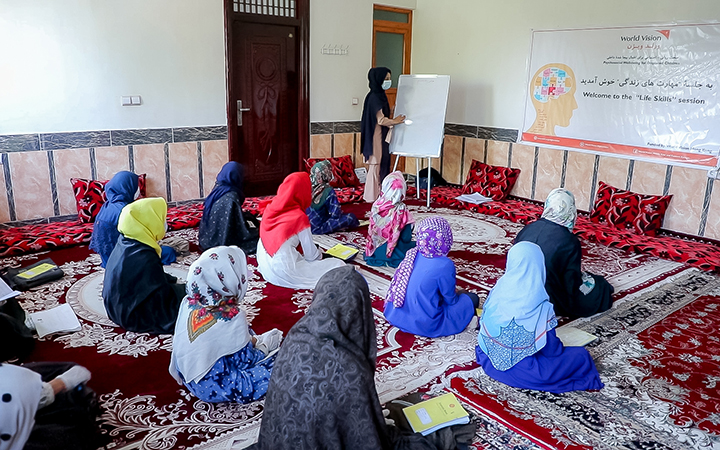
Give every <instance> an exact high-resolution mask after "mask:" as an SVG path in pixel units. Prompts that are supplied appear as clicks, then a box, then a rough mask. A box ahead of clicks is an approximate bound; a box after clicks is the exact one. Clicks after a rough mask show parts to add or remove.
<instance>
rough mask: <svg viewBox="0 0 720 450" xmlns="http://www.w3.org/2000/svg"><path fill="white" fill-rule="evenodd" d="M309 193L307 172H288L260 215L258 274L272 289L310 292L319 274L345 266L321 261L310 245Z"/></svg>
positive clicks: (318, 254)
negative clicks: (275, 287) (261, 215)
mask: <svg viewBox="0 0 720 450" xmlns="http://www.w3.org/2000/svg"><path fill="white" fill-rule="evenodd" d="M311 192H312V191H311V188H310V177H309V176H308V174H307V173H305V172H295V173H291V174H290V175H288V176H287V177H286V178H285V180H284V181H283V182H282V184H281V185H280V187H279V188H278V192H277V195H276V196H275V198H273V200H272V203H270V205H268V207H267V208H265V212H264V213H263V217H262V222H261V223H260V240H259V241H258V248H257V262H258V271H259V272H260V273H261V274H262V276H263V278H265V280H266V281H267V282H268V283H271V284H274V285H275V286H281V287H287V288H292V289H313V288H314V287H315V285H316V284H317V281H318V280H319V279H320V277H321V276H323V274H325V273H326V272H328V271H330V270H332V269H334V268H336V267H341V266H344V265H345V263H344V262H342V261H340V260H339V259H336V258H329V259H322V253H320V251H319V250H318V248H317V246H316V245H315V243H314V242H313V238H312V233H311V232H310V221H309V220H308V216H307V214H305V211H306V210H307V209H308V207H309V206H310V203H311V201H312V194H311ZM298 248H301V249H302V253H300V252H299V251H298Z"/></svg>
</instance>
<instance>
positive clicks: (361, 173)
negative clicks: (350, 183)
mask: <svg viewBox="0 0 720 450" xmlns="http://www.w3.org/2000/svg"><path fill="white" fill-rule="evenodd" d="M355 175H357V177H358V180H360V183H362V184H365V180H367V169H366V168H364V167H358V168H357V169H355Z"/></svg>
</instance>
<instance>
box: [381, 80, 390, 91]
mask: <svg viewBox="0 0 720 450" xmlns="http://www.w3.org/2000/svg"><path fill="white" fill-rule="evenodd" d="M390 86H392V80H385V81H383V84H382V88H383V89H384V90H386V91H387V90H388V89H390Z"/></svg>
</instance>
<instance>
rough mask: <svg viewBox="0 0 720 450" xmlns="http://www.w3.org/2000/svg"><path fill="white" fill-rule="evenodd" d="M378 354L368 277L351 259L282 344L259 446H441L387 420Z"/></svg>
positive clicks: (320, 289)
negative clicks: (379, 387) (408, 433)
mask: <svg viewBox="0 0 720 450" xmlns="http://www.w3.org/2000/svg"><path fill="white" fill-rule="evenodd" d="M376 357H377V343H376V336H375V319H374V318H373V312H372V305H371V303H370V291H369V289H368V285H367V282H366V281H365V279H364V278H363V277H362V275H360V274H359V273H358V272H357V271H355V270H354V269H353V268H352V267H350V266H345V267H340V268H338V269H334V270H331V271H330V272H328V273H326V274H325V275H323V277H322V278H321V279H320V281H318V283H317V286H316V288H315V292H314V294H313V301H312V303H311V304H310V308H308V310H307V312H306V313H305V316H303V317H302V318H301V319H300V320H299V321H298V322H297V323H296V324H295V325H294V326H293V327H292V328H291V329H290V332H289V333H288V335H287V338H285V342H284V343H283V345H282V346H281V347H280V351H279V352H278V356H277V359H276V360H275V367H274V368H273V374H272V378H271V379H270V387H269V388H268V392H267V397H266V398H265V407H264V410H263V417H262V423H261V424H260V436H259V440H258V443H257V444H256V445H255V446H254V447H252V448H255V449H260V450H266V449H267V450H271V449H272V450H291V449H292V450H315V449H353V450H364V449H372V450H378V449H393V448H406V449H410V448H412V449H418V450H424V449H435V448H436V447H435V446H433V445H430V444H429V443H427V442H426V441H425V440H424V438H423V436H421V435H420V434H417V433H415V434H413V435H411V436H407V437H401V436H399V434H398V433H399V432H398V431H397V429H396V428H394V427H388V426H387V425H386V424H385V419H384V417H383V411H382V409H381V407H380V400H379V399H378V394H377V390H376V388H375V360H376ZM403 444H404V446H403Z"/></svg>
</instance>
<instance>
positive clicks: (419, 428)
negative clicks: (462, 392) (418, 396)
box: [403, 393, 470, 436]
mask: <svg viewBox="0 0 720 450" xmlns="http://www.w3.org/2000/svg"><path fill="white" fill-rule="evenodd" d="M403 413H404V414H405V417H406V418H407V420H408V422H409V423H410V426H411V427H412V429H413V431H414V432H416V433H420V434H422V435H423V436H427V435H428V434H430V433H433V432H435V431H437V430H439V429H441V428H445V427H449V426H452V425H462V424H465V423H468V422H470V416H469V415H468V413H467V411H465V409H463V407H462V405H461V404H460V402H459V401H458V399H457V397H455V394H452V393H448V394H443V395H440V396H438V397H435V398H431V399H430V400H425V401H423V402H420V403H417V404H415V405H413V406H408V407H407V408H403Z"/></svg>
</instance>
